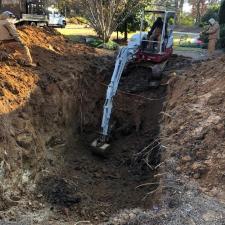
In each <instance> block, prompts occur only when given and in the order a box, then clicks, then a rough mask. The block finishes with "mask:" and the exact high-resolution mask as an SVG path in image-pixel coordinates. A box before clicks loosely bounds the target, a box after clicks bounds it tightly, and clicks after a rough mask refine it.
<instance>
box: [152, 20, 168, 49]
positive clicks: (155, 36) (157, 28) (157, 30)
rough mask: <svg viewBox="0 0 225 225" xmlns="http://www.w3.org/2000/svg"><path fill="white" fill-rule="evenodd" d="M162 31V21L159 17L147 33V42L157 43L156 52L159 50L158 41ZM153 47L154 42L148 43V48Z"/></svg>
mask: <svg viewBox="0 0 225 225" xmlns="http://www.w3.org/2000/svg"><path fill="white" fill-rule="evenodd" d="M162 30H163V20H162V18H161V17H158V18H157V19H156V21H155V22H154V24H153V26H152V28H151V30H150V31H149V32H148V40H150V41H157V42H158V43H157V49H158V50H159V48H160V40H161V36H162ZM166 30H167V29H166ZM165 35H166V34H165ZM153 45H154V42H153V43H150V46H153Z"/></svg>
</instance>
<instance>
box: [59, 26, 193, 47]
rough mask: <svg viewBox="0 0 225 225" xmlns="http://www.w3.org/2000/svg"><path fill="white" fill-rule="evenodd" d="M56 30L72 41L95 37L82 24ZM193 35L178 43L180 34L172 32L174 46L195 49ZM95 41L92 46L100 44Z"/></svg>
mask: <svg viewBox="0 0 225 225" xmlns="http://www.w3.org/2000/svg"><path fill="white" fill-rule="evenodd" d="M57 30H58V31H59V32H60V33H61V34H63V35H65V36H66V37H68V38H69V39H70V40H72V41H74V42H85V38H87V37H93V38H97V34H96V32H95V31H94V30H93V29H92V28H85V27H84V26H82V25H74V24H69V25H67V26H66V28H64V29H57ZM136 33H138V32H136ZM133 34H135V33H129V34H128V38H130V37H131V36H132V35H133ZM194 37H196V35H193V34H190V33H187V37H186V38H185V40H184V41H183V42H182V45H180V39H181V34H178V33H175V34H174V48H175V49H179V50H180V49H181V50H182V49H183V50H185V49H189V50H193V49H195V48H196V46H193V44H191V40H192V39H193V38H194ZM116 38H117V33H116V32H114V33H113V34H112V37H111V40H113V39H116ZM122 38H123V34H121V33H119V39H122ZM97 42H98V41H96V43H94V45H93V46H94V47H95V44H96V46H98V45H99V44H101V43H97ZM182 46H183V47H182ZM195 50H196V49H195ZM196 51H197V50H196Z"/></svg>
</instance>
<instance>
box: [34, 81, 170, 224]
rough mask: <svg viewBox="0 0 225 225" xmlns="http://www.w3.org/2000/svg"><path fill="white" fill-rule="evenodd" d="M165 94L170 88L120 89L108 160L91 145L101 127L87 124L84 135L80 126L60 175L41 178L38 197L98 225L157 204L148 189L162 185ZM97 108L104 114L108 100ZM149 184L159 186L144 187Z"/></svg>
mask: <svg viewBox="0 0 225 225" xmlns="http://www.w3.org/2000/svg"><path fill="white" fill-rule="evenodd" d="M134 85H135V84H134ZM103 93H105V92H103ZM165 96H166V87H165V86H161V87H160V88H158V89H157V90H156V89H154V90H149V91H145V92H141V93H138V95H130V94H129V93H127V94H126V93H124V92H123V93H120V92H119V94H118V96H117V97H116V100H115V109H114V111H113V119H112V123H113V124H115V125H114V128H113V130H112V138H111V148H110V153H109V155H108V156H107V158H102V157H99V156H96V155H94V154H92V151H91V149H90V147H89V144H90V143H91V141H92V140H93V139H94V138H95V137H96V135H97V131H98V130H99V126H93V125H92V124H89V126H88V127H87V128H86V127H85V126H83V129H82V133H80V132H77V130H74V131H73V134H74V136H71V137H70V141H69V144H68V145H67V147H66V148H65V149H64V152H63V164H62V165H61V166H62V167H61V168H58V170H57V171H60V174H54V175H52V174H51V175H50V176H46V177H44V178H43V179H40V180H39V182H38V189H37V190H38V191H37V195H38V194H40V193H41V194H42V195H43V200H44V201H47V202H48V203H50V204H52V207H53V208H52V210H53V211H57V210H60V211H63V209H64V208H68V213H69V215H70V216H72V217H73V218H74V219H77V218H79V219H80V220H90V221H92V223H94V224H99V223H100V222H102V221H105V220H107V218H108V217H110V216H111V215H112V214H114V213H116V212H119V211H120V210H123V209H134V208H143V209H149V208H151V207H152V203H153V199H151V197H148V196H147V193H149V192H151V191H153V190H154V189H156V188H157V187H158V180H157V178H155V177H154V175H155V174H156V171H157V169H155V168H156V167H157V165H158V164H159V163H160V154H161V150H162V149H161V146H160V139H159V129H160V127H159V125H160V118H161V114H160V112H161V111H162V109H163V102H164V100H165ZM87 98H89V97H88V96H87ZM103 98H104V95H102V96H101V98H100V99H97V101H101V102H102V100H103ZM96 110H97V112H98V113H99V118H101V115H102V112H101V111H102V104H99V106H98V107H97V108H96ZM99 124H100V121H99V123H98V125H99ZM79 130H80V128H79ZM79 130H78V131H79ZM145 183H153V185H151V186H150V187H149V186H148V187H139V188H138V186H140V185H142V184H145Z"/></svg>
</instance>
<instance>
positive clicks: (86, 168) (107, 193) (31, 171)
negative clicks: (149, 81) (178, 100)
mask: <svg viewBox="0 0 225 225" xmlns="http://www.w3.org/2000/svg"><path fill="white" fill-rule="evenodd" d="M20 35H21V37H22V39H23V41H24V42H25V43H26V44H27V46H28V47H29V48H30V49H31V52H32V56H33V58H34V62H35V63H37V67H36V68H27V67H24V66H21V65H20V64H18V62H19V61H20V60H19V58H20V55H19V53H15V54H14V55H10V58H8V59H7V58H5V57H3V59H2V60H3V61H2V62H1V68H0V79H1V86H0V93H1V94H0V104H1V108H0V110H1V122H0V139H1V143H0V160H1V161H0V163H1V164H0V165H1V169H0V179H1V203H0V217H1V219H2V220H10V221H17V222H18V223H21V224H22V223H28V224H29V223H31V221H32V223H34V224H74V223H75V222H78V221H90V223H91V224H99V223H100V222H103V221H107V220H108V218H109V217H110V216H112V215H113V214H114V213H117V212H119V211H120V210H123V209H133V208H137V207H140V208H143V209H149V208H151V207H152V203H153V201H152V199H151V198H149V197H148V196H147V195H146V194H147V193H148V192H151V191H153V190H155V189H156V188H157V187H158V179H157V178H156V177H154V175H155V174H156V171H157V169H156V167H157V165H158V164H159V163H160V158H161V152H160V141H159V139H158V135H159V121H160V118H161V114H160V112H161V111H162V108H163V102H164V100H165V97H166V85H162V86H160V87H159V88H158V89H154V90H147V91H144V92H143V91H139V92H138V93H136V94H131V93H129V92H125V91H119V93H118V96H117V97H116V101H115V109H114V112H113V119H112V125H113V129H112V133H111V140H112V145H111V148H110V152H109V155H108V156H107V157H99V156H96V155H94V154H93V153H92V150H91V148H90V146H89V144H90V143H91V142H92V141H93V140H94V139H95V138H96V137H98V131H99V127H100V122H101V116H102V106H103V103H104V97H105V92H106V87H107V84H108V82H109V80H110V78H111V73H112V71H113V66H114V60H115V57H114V53H112V52H109V51H105V50H96V49H93V48H89V47H87V46H85V45H78V44H73V43H71V42H69V41H67V40H65V39H64V38H63V37H62V36H61V35H60V34H58V33H57V32H55V31H54V30H52V29H41V28H33V27H32V28H31V27H24V28H22V29H21V30H20ZM140 76H141V75H140ZM129 79H130V78H129ZM165 82H166V81H165ZM134 85H136V82H134ZM120 89H121V90H122V89H123V87H122V86H121V87H120ZM152 142H153V144H151V143H152ZM149 144H151V145H150V146H149ZM147 146H148V147H147ZM146 147H147V148H146ZM145 148H146V149H145ZM143 150H144V151H143ZM149 182H151V183H153V185H152V186H151V187H150V188H149V187H141V188H138V186H139V185H142V184H144V183H149Z"/></svg>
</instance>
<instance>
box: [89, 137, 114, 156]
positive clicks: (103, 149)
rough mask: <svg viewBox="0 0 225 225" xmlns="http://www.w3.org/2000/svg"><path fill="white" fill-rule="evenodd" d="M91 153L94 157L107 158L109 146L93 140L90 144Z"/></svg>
mask: <svg viewBox="0 0 225 225" xmlns="http://www.w3.org/2000/svg"><path fill="white" fill-rule="evenodd" d="M91 147H92V152H93V153H94V154H96V155H100V156H107V155H108V153H109V148H110V144H107V143H105V142H102V141H101V140H99V139H96V140H94V141H93V142H92V143H91Z"/></svg>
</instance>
